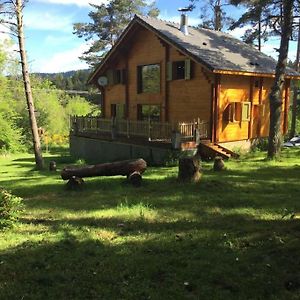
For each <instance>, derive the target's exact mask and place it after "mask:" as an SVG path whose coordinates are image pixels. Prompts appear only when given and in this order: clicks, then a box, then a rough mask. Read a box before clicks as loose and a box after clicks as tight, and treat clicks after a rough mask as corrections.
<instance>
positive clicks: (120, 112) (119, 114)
mask: <svg viewBox="0 0 300 300" xmlns="http://www.w3.org/2000/svg"><path fill="white" fill-rule="evenodd" d="M111 117H112V118H116V119H118V120H119V119H124V117H125V104H111Z"/></svg>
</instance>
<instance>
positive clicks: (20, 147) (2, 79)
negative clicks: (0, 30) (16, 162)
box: [0, 44, 100, 154]
mask: <svg viewBox="0 0 300 300" xmlns="http://www.w3.org/2000/svg"><path fill="white" fill-rule="evenodd" d="M3 48H4V47H1V44H0V153H2V154H3V153H11V152H21V151H26V150H28V149H30V147H31V146H32V145H31V141H32V139H31V130H30V126H29V119H28V110H27V107H26V101H25V95H24V87H23V81H22V79H21V76H20V75H18V72H16V73H14V74H10V75H9V76H7V72H8V71H7V68H6V67H7V65H8V64H9V63H10V60H9V59H8V58H7V54H6V53H5V52H4V51H3ZM31 80H32V93H33V97H34V101H35V109H36V117H37V122H38V126H39V127H41V128H42V129H43V132H44V135H43V136H42V142H44V143H45V141H46V139H45V138H46V137H47V142H49V141H50V142H51V137H53V136H56V137H57V136H60V137H62V136H66V135H68V133H69V117H70V115H88V114H91V115H98V114H99V113H100V111H99V106H97V105H94V104H92V103H90V102H88V101H87V100H86V99H85V98H82V97H79V96H72V95H68V94H66V93H65V92H64V91H62V90H59V89H57V88H56V87H55V86H54V84H53V83H52V82H51V81H50V80H48V79H47V78H39V77H37V76H32V77H31Z"/></svg>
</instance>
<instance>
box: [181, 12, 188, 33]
mask: <svg viewBox="0 0 300 300" xmlns="http://www.w3.org/2000/svg"><path fill="white" fill-rule="evenodd" d="M180 31H181V32H182V33H183V34H184V35H189V31H188V16H187V15H186V14H185V13H182V14H181V18H180Z"/></svg>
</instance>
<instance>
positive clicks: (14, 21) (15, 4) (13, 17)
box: [0, 0, 44, 169]
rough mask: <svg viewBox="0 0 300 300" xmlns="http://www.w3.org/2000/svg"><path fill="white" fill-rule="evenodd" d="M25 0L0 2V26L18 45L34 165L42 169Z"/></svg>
mask: <svg viewBox="0 0 300 300" xmlns="http://www.w3.org/2000/svg"><path fill="white" fill-rule="evenodd" d="M25 2H26V1H25V0H5V1H1V2H0V13H1V15H2V16H4V18H3V17H2V18H1V19H0V24H4V25H6V26H7V27H9V28H10V30H11V34H13V35H14V36H15V37H16V38H17V40H18V45H19V53H20V62H21V67H22V75H23V82H24V90H25V95H26V102H27V109H28V114H29V121H30V128H31V132H32V142H33V150H34V156H35V163H36V167H37V168H38V169H42V168H43V167H44V160H43V156H42V149H41V142H40V137H39V134H38V126H37V121H36V116H35V108H34V101H33V97H32V91H31V84H30V77H29V71H28V70H29V68H28V62H27V55H26V49H25V36H24V22H23V9H24V7H25ZM5 17H6V18H5Z"/></svg>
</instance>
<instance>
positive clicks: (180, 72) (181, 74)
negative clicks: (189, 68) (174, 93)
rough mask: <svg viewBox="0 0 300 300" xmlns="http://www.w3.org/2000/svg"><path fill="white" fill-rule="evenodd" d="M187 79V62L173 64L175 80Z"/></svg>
mask: <svg viewBox="0 0 300 300" xmlns="http://www.w3.org/2000/svg"><path fill="white" fill-rule="evenodd" d="M184 78H185V62H184V61H175V62H173V79H174V80H176V79H184Z"/></svg>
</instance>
